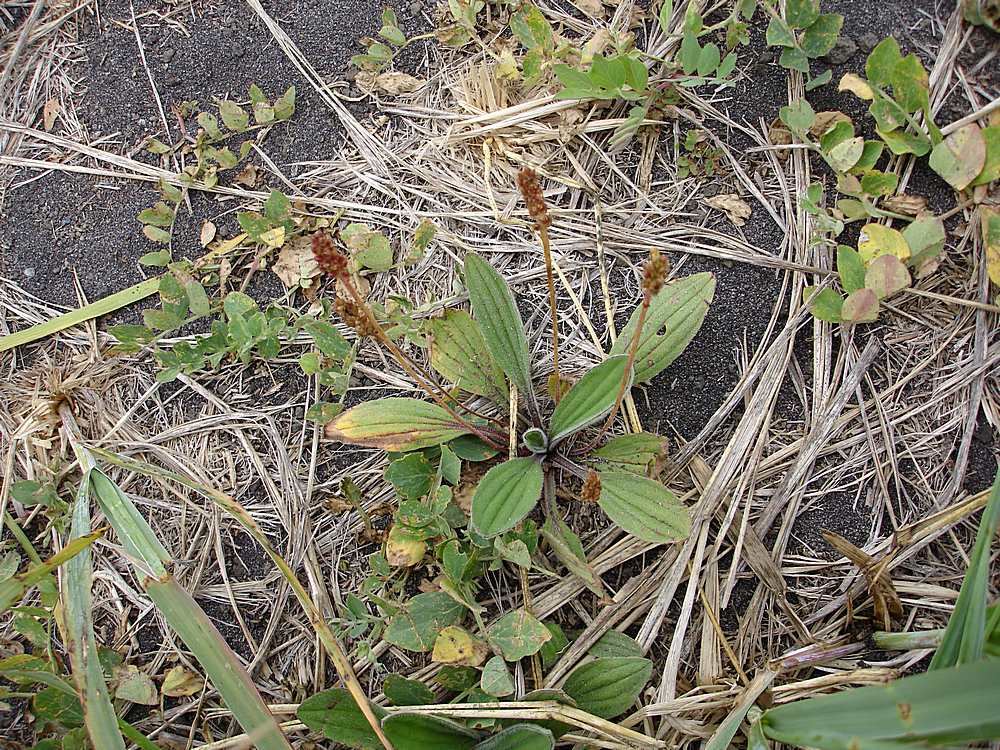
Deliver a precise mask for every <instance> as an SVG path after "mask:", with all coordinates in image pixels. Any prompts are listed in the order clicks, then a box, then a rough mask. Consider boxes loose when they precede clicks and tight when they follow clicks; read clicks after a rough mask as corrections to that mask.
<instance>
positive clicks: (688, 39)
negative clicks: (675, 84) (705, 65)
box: [677, 31, 701, 75]
mask: <svg viewBox="0 0 1000 750" xmlns="http://www.w3.org/2000/svg"><path fill="white" fill-rule="evenodd" d="M700 59H701V45H700V44H698V37H697V36H696V35H695V34H694V33H693V32H690V31H689V32H686V33H685V34H684V36H683V38H682V39H681V48H680V50H679V51H678V53H677V60H678V62H680V64H681V69H682V70H683V71H684V73H685V74H687V75H691V74H692V73H694V72H695V71H696V70H697V69H698V61H699V60H700Z"/></svg>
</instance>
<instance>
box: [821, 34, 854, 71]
mask: <svg viewBox="0 0 1000 750" xmlns="http://www.w3.org/2000/svg"><path fill="white" fill-rule="evenodd" d="M857 51H858V45H857V44H855V43H854V40H853V39H851V38H850V37H849V36H842V37H840V39H838V40H837V41H836V43H835V44H834V45H833V49H831V50H830V51H829V52H827V53H826V55H825V56H824V57H825V58H826V61H827V62H829V63H830V64H831V65H843V64H844V63H845V62H847V61H848V60H850V59H851V58H852V57H854V54H855V53H856V52H857Z"/></svg>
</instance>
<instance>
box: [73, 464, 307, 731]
mask: <svg viewBox="0 0 1000 750" xmlns="http://www.w3.org/2000/svg"><path fill="white" fill-rule="evenodd" d="M90 477H91V487H92V488H93V490H94V494H95V496H96V498H97V502H98V504H99V505H100V507H101V510H102V511H103V512H104V515H105V516H107V518H108V522H109V523H110V524H111V526H112V527H113V528H114V529H115V533H116V534H117V535H118V537H119V539H120V540H121V541H122V544H123V545H124V546H125V548H126V550H127V552H128V554H129V556H130V557H131V558H132V563H133V566H134V567H135V569H136V574H137V577H138V578H139V580H140V582H141V583H142V586H143V588H144V589H145V591H146V593H147V594H149V598H150V599H152V600H153V602H154V603H155V604H156V606H157V607H158V608H159V609H160V611H161V612H162V613H163V616H164V618H165V619H166V621H167V623H168V624H169V625H170V627H171V628H173V630H174V631H175V632H176V633H177V634H178V635H179V636H180V638H181V640H182V641H184V645H186V646H187V647H188V648H189V649H190V650H191V653H193V654H194V655H195V657H196V658H197V659H198V661H199V662H200V663H201V665H202V668H203V669H204V670H205V674H206V675H207V676H208V678H209V680H211V682H212V684H213V685H214V686H215V689H216V690H218V691H219V695H221V696H222V700H223V701H225V703H226V706H228V708H229V710H230V711H232V712H233V716H234V717H236V720H237V721H238V722H239V723H240V726H241V727H243V731H244V732H246V733H247V734H248V735H249V736H250V737H251V738H252V741H253V746H254V747H256V748H259V749H260V750H290V748H291V745H290V744H289V743H288V740H287V739H286V738H285V736H284V734H282V732H281V729H280V727H279V726H278V722H277V721H276V720H275V718H274V716H273V715H272V714H271V712H270V711H269V710H268V708H267V706H266V705H265V704H264V700H263V699H262V698H261V696H260V693H258V692H257V688H256V687H255V686H254V684H253V680H251V679H250V675H248V674H247V672H246V670H245V669H244V668H243V666H242V664H240V661H239V658H238V657H237V656H236V654H235V652H233V650H232V649H231V648H230V647H229V645H228V644H227V643H226V641H225V639H224V638H223V637H222V635H220V633H219V631H218V630H217V629H216V628H215V625H213V624H212V621H211V620H210V619H209V618H208V616H207V615H206V614H205V612H204V611H203V610H202V609H201V607H199V606H198V604H197V603H196V602H195V601H194V599H193V598H192V597H191V595H190V594H188V593H187V592H186V591H185V590H184V589H183V588H181V587H180V586H179V585H178V584H177V582H176V581H175V580H174V579H173V576H171V575H170V574H169V573H168V572H167V570H166V567H165V564H166V563H169V562H170V556H169V555H168V553H167V551H166V550H165V549H164V548H163V545H162V544H160V542H159V540H158V539H157V538H156V535H155V534H154V533H153V530H152V529H151V528H150V526H149V524H148V523H147V522H146V520H145V519H144V518H143V517H142V515H141V514H140V513H139V511H138V509H137V508H136V507H135V505H134V504H133V503H132V501H131V500H130V499H129V498H128V496H127V495H126V494H125V493H124V492H122V490H121V489H120V488H119V487H118V485H117V484H115V483H114V482H112V481H111V480H110V479H109V478H108V477H107V476H105V475H104V474H103V473H102V472H101V471H100V470H99V469H93V470H91V472H90Z"/></svg>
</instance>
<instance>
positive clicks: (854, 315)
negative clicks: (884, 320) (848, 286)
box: [840, 289, 878, 323]
mask: <svg viewBox="0 0 1000 750" xmlns="http://www.w3.org/2000/svg"><path fill="white" fill-rule="evenodd" d="M840 317H841V319H842V320H843V322H845V323H870V322H871V321H873V320H875V319H876V318H878V295H876V294H875V292H874V291H872V290H871V289H858V290H857V291H856V292H851V293H850V294H848V295H847V299H845V300H844V305H843V307H841V308H840Z"/></svg>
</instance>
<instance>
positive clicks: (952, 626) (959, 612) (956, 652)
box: [928, 471, 1000, 712]
mask: <svg viewBox="0 0 1000 750" xmlns="http://www.w3.org/2000/svg"><path fill="white" fill-rule="evenodd" d="M998 524H1000V471H998V472H997V475H996V478H995V479H994V480H993V489H992V490H990V499H989V501H988V502H987V503H986V508H985V509H984V510H983V516H982V518H981V519H980V521H979V531H978V532H977V533H976V543H975V545H974V546H973V548H972V554H971V555H969V569H968V570H967V571H966V573H965V580H964V581H963V582H962V588H961V590H960V591H959V593H958V601H956V602H955V609H954V610H953V611H952V613H951V617H950V618H949V620H948V627H947V628H946V629H945V633H944V638H942V639H941V645H940V646H939V647H938V649H937V651H935V652H934V656H933V658H932V659H931V663H930V666H929V667H928V670H935V669H944V668H946V667H952V666H955V665H957V664H967V663H969V662H974V661H979V660H980V659H982V658H983V648H984V646H985V645H986V596H987V587H988V585H989V578H990V543H991V542H992V541H993V535H994V534H995V533H996V530H997V525H998ZM998 705H1000V701H998ZM998 712H1000V708H998Z"/></svg>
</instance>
